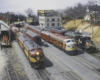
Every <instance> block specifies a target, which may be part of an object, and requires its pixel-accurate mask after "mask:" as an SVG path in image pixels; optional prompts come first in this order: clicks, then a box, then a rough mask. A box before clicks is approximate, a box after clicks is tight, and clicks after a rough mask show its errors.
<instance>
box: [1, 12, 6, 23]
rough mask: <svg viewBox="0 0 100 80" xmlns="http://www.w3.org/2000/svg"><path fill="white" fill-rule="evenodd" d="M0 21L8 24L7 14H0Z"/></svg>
mask: <svg viewBox="0 0 100 80" xmlns="http://www.w3.org/2000/svg"><path fill="white" fill-rule="evenodd" d="M0 20H3V21H4V22H8V18H7V14H6V13H0Z"/></svg>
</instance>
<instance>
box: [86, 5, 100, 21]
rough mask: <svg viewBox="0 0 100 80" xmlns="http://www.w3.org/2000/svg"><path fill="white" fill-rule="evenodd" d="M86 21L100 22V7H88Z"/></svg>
mask: <svg viewBox="0 0 100 80" xmlns="http://www.w3.org/2000/svg"><path fill="white" fill-rule="evenodd" d="M84 19H85V20H87V21H90V20H91V21H100V6H98V5H94V6H89V7H87V9H86V16H85V17H84Z"/></svg>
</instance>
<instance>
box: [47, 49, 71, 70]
mask: <svg viewBox="0 0 100 80" xmlns="http://www.w3.org/2000/svg"><path fill="white" fill-rule="evenodd" d="M46 52H47V51H46ZM47 54H48V55H50V54H49V53H47ZM50 56H51V57H52V58H53V59H54V60H55V61H56V62H57V63H58V64H59V65H61V66H62V67H63V68H64V69H65V70H67V71H70V70H69V69H68V68H65V67H64V66H63V65H62V64H61V63H59V61H58V60H57V59H56V58H54V57H53V56H52V55H50Z"/></svg>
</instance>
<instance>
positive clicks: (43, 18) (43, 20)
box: [37, 10, 62, 28]
mask: <svg viewBox="0 0 100 80" xmlns="http://www.w3.org/2000/svg"><path fill="white" fill-rule="evenodd" d="M37 13H38V17H39V26H41V27H42V28H46V27H61V24H62V19H61V16H60V15H59V14H58V13H56V11H54V10H38V11H37Z"/></svg>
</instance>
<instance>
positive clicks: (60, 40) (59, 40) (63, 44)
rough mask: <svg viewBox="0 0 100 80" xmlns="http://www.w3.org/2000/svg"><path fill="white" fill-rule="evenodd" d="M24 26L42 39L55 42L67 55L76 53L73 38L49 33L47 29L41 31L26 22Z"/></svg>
mask: <svg viewBox="0 0 100 80" xmlns="http://www.w3.org/2000/svg"><path fill="white" fill-rule="evenodd" d="M24 27H25V28H26V29H29V30H31V31H33V32H35V33H37V34H39V35H40V36H41V38H42V39H44V40H46V41H48V42H50V43H53V44H55V45H56V46H58V47H59V48H61V49H62V50H64V51H66V52H67V53H68V54H69V55H76V54H77V46H76V42H75V40H74V39H71V38H69V37H65V36H62V35H59V34H54V33H50V32H48V31H43V30H42V29H39V28H35V27H34V26H32V25H28V24H25V25H24Z"/></svg>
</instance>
